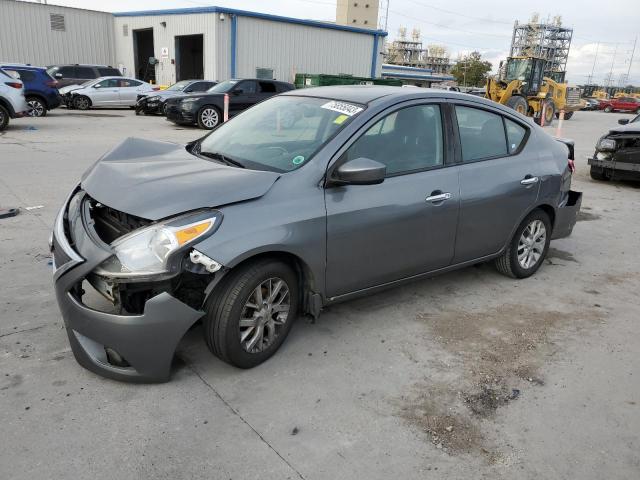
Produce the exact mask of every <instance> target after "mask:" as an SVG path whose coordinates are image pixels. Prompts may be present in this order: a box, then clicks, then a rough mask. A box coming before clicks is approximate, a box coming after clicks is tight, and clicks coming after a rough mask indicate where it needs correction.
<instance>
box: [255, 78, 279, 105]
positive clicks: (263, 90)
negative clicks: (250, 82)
mask: <svg viewBox="0 0 640 480" xmlns="http://www.w3.org/2000/svg"><path fill="white" fill-rule="evenodd" d="M277 93H278V90H277V89H276V84H275V83H274V82H269V81H266V80H260V81H259V82H258V99H259V100H258V101H262V100H266V99H267V98H269V97H273V96H274V95H277Z"/></svg>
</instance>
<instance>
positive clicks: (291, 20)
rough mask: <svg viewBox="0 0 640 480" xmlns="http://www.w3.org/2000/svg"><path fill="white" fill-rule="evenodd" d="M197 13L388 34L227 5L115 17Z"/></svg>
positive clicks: (135, 12)
mask: <svg viewBox="0 0 640 480" xmlns="http://www.w3.org/2000/svg"><path fill="white" fill-rule="evenodd" d="M195 13H226V14H228V15H238V16H239V17H252V18H260V19H262V20H271V21H273V22H284V23H294V24H297V25H306V26H308V27H318V28H327V29H330V30H342V31H344V32H354V33H366V34H369V35H374V36H378V37H386V36H387V35H388V33H387V32H385V31H384V30H369V29H366V28H359V27H350V26H348V25H337V24H335V23H327V22H320V21H318V20H304V19H302V18H293V17H282V16H280V15H271V14H269V13H259V12H250V11H247V10H236V9H235V8H226V7H214V6H211V7H192V8H172V9H167V10H137V11H133V12H115V13H114V14H113V16H114V17H146V16H157V15H191V14H195Z"/></svg>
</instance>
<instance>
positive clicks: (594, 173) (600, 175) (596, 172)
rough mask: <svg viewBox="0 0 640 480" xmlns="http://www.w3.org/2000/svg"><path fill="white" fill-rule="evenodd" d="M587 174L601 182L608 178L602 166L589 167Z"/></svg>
mask: <svg viewBox="0 0 640 480" xmlns="http://www.w3.org/2000/svg"><path fill="white" fill-rule="evenodd" d="M589 175H591V178H592V179H594V180H598V181H601V182H606V181H607V180H609V177H608V176H607V174H606V173H605V171H604V168H599V167H591V169H590V170H589Z"/></svg>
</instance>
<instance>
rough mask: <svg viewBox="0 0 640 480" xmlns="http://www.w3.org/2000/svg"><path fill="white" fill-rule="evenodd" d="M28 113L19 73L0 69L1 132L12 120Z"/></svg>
mask: <svg viewBox="0 0 640 480" xmlns="http://www.w3.org/2000/svg"><path fill="white" fill-rule="evenodd" d="M28 113H29V106H28V105H27V101H26V100H25V98H24V84H23V83H22V81H21V80H20V76H19V74H18V72H16V71H13V70H3V69H2V68H0V131H2V130H4V129H5V128H7V125H9V120H10V119H11V118H19V117H23V116H25V115H27V114H28Z"/></svg>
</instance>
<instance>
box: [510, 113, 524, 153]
mask: <svg viewBox="0 0 640 480" xmlns="http://www.w3.org/2000/svg"><path fill="white" fill-rule="evenodd" d="M504 125H505V127H506V129H507V141H508V142H509V145H508V146H509V153H515V152H517V151H518V149H519V148H520V145H522V141H523V140H524V136H525V135H526V133H527V129H526V128H524V127H523V126H522V125H519V124H517V123H516V122H512V121H511V120H509V119H508V118H505V119H504Z"/></svg>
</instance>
